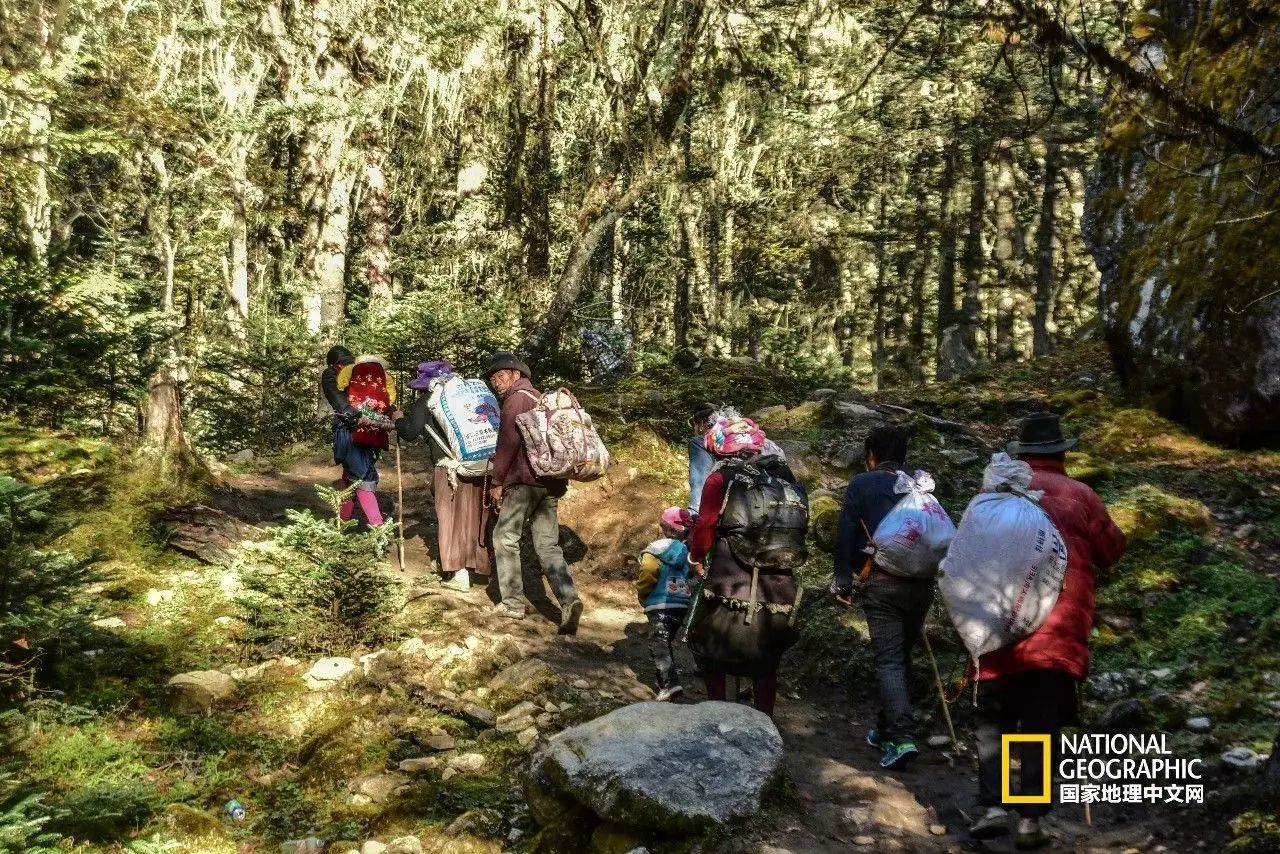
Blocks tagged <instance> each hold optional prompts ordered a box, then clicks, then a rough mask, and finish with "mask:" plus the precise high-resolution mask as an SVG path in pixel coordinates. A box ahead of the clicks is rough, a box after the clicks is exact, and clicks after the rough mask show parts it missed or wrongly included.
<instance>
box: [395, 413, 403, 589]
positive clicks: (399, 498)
mask: <svg viewBox="0 0 1280 854" xmlns="http://www.w3.org/2000/svg"><path fill="white" fill-rule="evenodd" d="M396 553H397V556H398V557H399V558H400V571H401V572H404V478H403V477H402V476H401V474H400V437H399V436H397V437H396Z"/></svg>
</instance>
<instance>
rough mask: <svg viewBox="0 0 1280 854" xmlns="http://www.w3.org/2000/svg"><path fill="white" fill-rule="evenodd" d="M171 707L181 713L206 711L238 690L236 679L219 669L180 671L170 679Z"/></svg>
mask: <svg viewBox="0 0 1280 854" xmlns="http://www.w3.org/2000/svg"><path fill="white" fill-rule="evenodd" d="M167 687H168V690H169V708H171V709H172V710H173V711H175V712H178V713H179V714H185V713H190V712H204V711H208V710H209V709H211V708H213V707H214V706H215V705H217V704H218V703H220V702H222V701H223V700H225V699H227V698H228V697H230V696H231V695H233V694H234V693H235V692H236V680H234V679H232V678H231V677H230V676H228V675H227V674H225V673H223V672H221V671H219V670H194V671H192V672H190V673H179V674H178V675H177V676H175V677H173V678H172V679H170V680H169V684H168V686H167Z"/></svg>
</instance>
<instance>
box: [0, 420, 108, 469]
mask: <svg viewBox="0 0 1280 854" xmlns="http://www.w3.org/2000/svg"><path fill="white" fill-rule="evenodd" d="M111 457H112V447H111V445H110V443H108V442H106V441H105V440H102V439H96V438H92V437H84V436H77V435H76V434H74V433H71V432H67V431H53V430H40V429H38V428H34V427H29V426H26V425H23V424H17V423H15V422H12V421H0V470H4V471H6V472H7V473H8V474H9V475H11V476H12V477H15V478H17V479H18V480H22V481H25V482H27V483H33V482H44V481H48V480H50V479H52V478H56V477H62V476H65V475H67V474H69V473H70V472H73V471H85V470H91V469H94V468H96V467H97V466H99V465H101V464H103V463H105V462H107V461H108V460H110V459H111Z"/></svg>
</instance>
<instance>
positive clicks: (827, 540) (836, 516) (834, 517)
mask: <svg viewBox="0 0 1280 854" xmlns="http://www.w3.org/2000/svg"><path fill="white" fill-rule="evenodd" d="M839 525H840V502H838V501H836V500H835V499H834V498H828V497H826V496H819V497H818V498H815V499H814V500H813V501H812V502H810V504H809V529H810V531H811V532H812V534H813V539H814V542H816V543H817V544H818V548H820V549H822V550H823V551H827V552H830V551H834V550H835V547H836V531H837V528H838V527H839Z"/></svg>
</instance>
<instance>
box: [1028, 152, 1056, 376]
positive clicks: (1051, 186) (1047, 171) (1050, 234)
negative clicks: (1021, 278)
mask: <svg viewBox="0 0 1280 854" xmlns="http://www.w3.org/2000/svg"><path fill="white" fill-rule="evenodd" d="M1061 163H1062V149H1061V148H1060V147H1059V145H1058V144H1057V143H1056V142H1053V141H1050V142H1048V143H1046V144H1045V154H1044V189H1043V191H1042V192H1041V194H1040V230H1039V233H1038V234H1037V236H1036V298H1035V304H1036V308H1035V313H1034V314H1033V315H1032V318H1031V330H1032V333H1031V334H1032V353H1033V355H1036V356H1047V355H1049V353H1050V352H1052V350H1053V339H1052V337H1050V335H1049V318H1050V306H1049V303H1050V301H1051V300H1052V298H1053V244H1054V240H1055V238H1056V232H1055V229H1056V224H1057V219H1056V217H1055V208H1056V206H1057V203H1058V170H1059V168H1060V166H1061Z"/></svg>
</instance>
